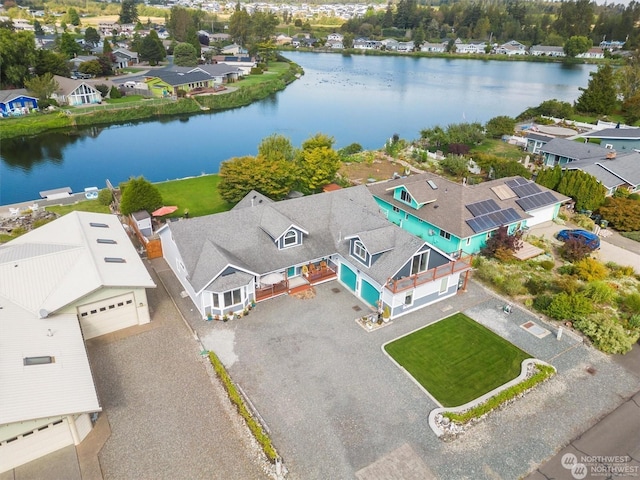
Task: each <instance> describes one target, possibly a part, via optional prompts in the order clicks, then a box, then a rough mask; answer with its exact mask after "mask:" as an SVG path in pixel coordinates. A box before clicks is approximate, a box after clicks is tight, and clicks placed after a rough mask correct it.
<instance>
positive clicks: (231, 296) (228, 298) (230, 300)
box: [224, 288, 242, 307]
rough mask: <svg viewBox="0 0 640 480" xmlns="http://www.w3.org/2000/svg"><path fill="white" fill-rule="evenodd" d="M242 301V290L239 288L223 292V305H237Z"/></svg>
mask: <svg viewBox="0 0 640 480" xmlns="http://www.w3.org/2000/svg"><path fill="white" fill-rule="evenodd" d="M240 302H242V292H241V291H240V289H239V288H237V289H235V290H230V291H228V292H224V306H225V307H228V306H230V305H237V304H238V303H240Z"/></svg>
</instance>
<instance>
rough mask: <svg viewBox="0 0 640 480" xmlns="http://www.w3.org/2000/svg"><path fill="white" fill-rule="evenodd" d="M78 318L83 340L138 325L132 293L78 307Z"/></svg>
mask: <svg viewBox="0 0 640 480" xmlns="http://www.w3.org/2000/svg"><path fill="white" fill-rule="evenodd" d="M78 317H79V318H80V326H81V327H82V333H83V335H84V338H85V340H86V339H89V338H93V337H97V336H99V335H104V334H105V333H111V332H115V331H116V330H120V329H122V328H126V327H131V326H133V325H138V311H137V309H136V303H135V299H134V297H133V293H127V294H126V295H120V296H118V297H112V298H108V299H105V300H100V301H99V302H94V303H91V304H87V305H82V306H81V307H78Z"/></svg>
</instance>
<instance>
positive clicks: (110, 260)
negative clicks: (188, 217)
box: [104, 257, 127, 263]
mask: <svg viewBox="0 0 640 480" xmlns="http://www.w3.org/2000/svg"><path fill="white" fill-rule="evenodd" d="M104 261H105V262H107V263H127V261H126V260H125V259H124V258H121V257H104Z"/></svg>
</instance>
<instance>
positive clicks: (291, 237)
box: [283, 230, 298, 247]
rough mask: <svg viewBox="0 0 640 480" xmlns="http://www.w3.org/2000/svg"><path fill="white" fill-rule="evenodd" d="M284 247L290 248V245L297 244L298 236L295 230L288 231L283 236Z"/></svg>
mask: <svg viewBox="0 0 640 480" xmlns="http://www.w3.org/2000/svg"><path fill="white" fill-rule="evenodd" d="M283 243H284V246H285V247H290V246H291V245H295V244H297V243H298V235H297V234H296V231H295V230H289V231H288V232H287V233H285V234H284V242H283Z"/></svg>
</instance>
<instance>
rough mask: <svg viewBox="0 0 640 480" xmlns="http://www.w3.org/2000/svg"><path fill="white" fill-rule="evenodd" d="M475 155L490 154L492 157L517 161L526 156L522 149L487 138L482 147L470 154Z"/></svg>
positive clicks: (473, 149)
mask: <svg viewBox="0 0 640 480" xmlns="http://www.w3.org/2000/svg"><path fill="white" fill-rule="evenodd" d="M474 153H489V154H491V155H496V156H498V157H502V158H506V159H508V160H516V161H517V160H519V159H520V158H522V157H523V156H524V155H525V154H524V153H523V152H522V149H521V148H520V147H518V146H516V145H511V144H509V143H507V142H503V141H502V140H495V139H492V138H486V139H484V140H483V141H482V143H481V144H480V145H476V146H474V147H473V148H472V149H471V152H470V154H471V155H473V154H474Z"/></svg>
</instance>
